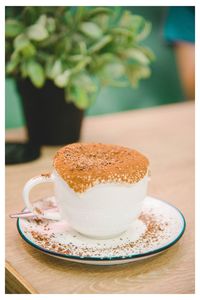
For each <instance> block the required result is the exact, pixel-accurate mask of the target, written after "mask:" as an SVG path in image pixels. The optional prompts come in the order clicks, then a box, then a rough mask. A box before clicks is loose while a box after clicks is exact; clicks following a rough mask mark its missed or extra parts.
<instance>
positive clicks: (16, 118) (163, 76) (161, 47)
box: [6, 7, 194, 128]
mask: <svg viewBox="0 0 200 300" xmlns="http://www.w3.org/2000/svg"><path fill="white" fill-rule="evenodd" d="M124 9H129V10H131V11H132V12H133V13H136V14H139V15H142V16H144V17H145V18H146V19H148V20H149V21H150V22H151V23H152V32H151V34H150V35H149V37H148V38H147V40H146V45H147V46H149V47H150V48H151V49H153V51H154V53H155V55H156V61H155V62H154V63H153V65H152V76H151V77H150V78H148V79H146V80H145V81H143V82H141V83H140V85H139V87H138V88H137V89H133V88H131V87H128V88H114V87H105V88H102V89H101V91H100V93H99V95H98V97H97V100H96V102H95V103H94V104H93V105H92V107H90V108H89V109H87V111H86V114H87V115H99V114H106V113H112V112H119V111H124V110H129V109H139V108H145V107H151V106H156V105H162V104H168V103H174V102H182V101H185V100H186V99H187V98H188V96H189V97H191V98H190V99H193V98H194V91H191V92H189V95H187V92H186V89H187V88H186V87H184V84H186V83H185V82H184V79H183V78H182V77H184V74H181V72H184V71H185V70H181V67H180V66H179V63H181V62H179V60H181V59H182V60H183V61H182V63H183V64H184V63H186V64H187V66H186V67H188V69H190V67H191V63H193V60H194V58H193V57H192V55H194V54H193V52H192V51H193V50H191V52H190V51H189V53H188V55H189V56H190V58H189V57H187V58H184V57H181V54H182V53H179V56H180V57H178V58H177V55H178V54H177V52H176V51H177V50H176V49H175V47H174V45H172V43H171V42H172V41H175V40H176V41H181V42H183V41H185V42H189V43H191V44H192V45H193V43H194V8H193V7H185V8H184V7H178V8H176V7H174V8H169V7H128V8H127V7H124ZM176 10H177V13H176ZM178 21H179V22H178ZM179 24H181V28H179V27H180V25H179ZM173 26H174V27H175V28H173ZM176 26H177V27H178V29H176ZM180 29H182V32H183V33H182V36H180V35H181V32H176V31H180ZM186 47H187V46H186ZM179 51H180V50H179ZM186 53H187V49H186V50H185V55H187V54H186ZM185 59H187V61H186V62H184V60H185ZM191 59H192V61H191ZM183 68H184V67H183ZM193 68H194V66H193ZM193 72H194V70H193ZM188 77H189V78H190V80H192V78H194V74H193V76H192V77H191V76H188ZM193 84H194V83H192V82H191V85H193ZM190 89H192V88H190ZM24 125H25V119H24V115H23V111H22V107H21V102H20V96H19V94H18V93H17V90H16V86H15V80H14V79H12V78H11V79H10V78H9V79H6V128H16V127H21V126H24Z"/></svg>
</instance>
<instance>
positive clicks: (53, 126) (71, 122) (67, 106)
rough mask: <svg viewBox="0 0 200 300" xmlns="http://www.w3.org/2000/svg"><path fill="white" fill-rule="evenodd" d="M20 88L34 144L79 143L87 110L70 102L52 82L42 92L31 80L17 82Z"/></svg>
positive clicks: (48, 82)
mask: <svg viewBox="0 0 200 300" xmlns="http://www.w3.org/2000/svg"><path fill="white" fill-rule="evenodd" d="M17 88H18V91H19V93H20V95H21V99H22V105H23V109H24V115H25V119H26V125H27V130H28V136H29V140H30V142H31V143H32V144H33V145H65V144H69V143H73V142H77V141H78V140H79V138H80V129H81V124H82V120H83V111H82V110H80V109H78V108H77V107H76V106H75V105H74V104H73V103H67V102H66V100H65V98H64V90H63V89H60V88H57V87H56V86H55V85H54V84H53V82H52V81H46V83H45V85H44V86H43V87H42V88H41V89H38V88H36V87H35V86H34V85H33V84H32V83H31V81H30V80H29V79H25V80H24V79H23V80H17Z"/></svg>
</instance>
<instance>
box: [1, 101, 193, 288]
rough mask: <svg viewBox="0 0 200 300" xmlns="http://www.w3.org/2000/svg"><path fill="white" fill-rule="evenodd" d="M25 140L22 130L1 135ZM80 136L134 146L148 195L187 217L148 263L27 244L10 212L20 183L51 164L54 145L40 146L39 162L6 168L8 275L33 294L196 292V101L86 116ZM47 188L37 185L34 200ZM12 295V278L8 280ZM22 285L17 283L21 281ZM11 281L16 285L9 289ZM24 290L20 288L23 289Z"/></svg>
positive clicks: (17, 206)
mask: <svg viewBox="0 0 200 300" xmlns="http://www.w3.org/2000/svg"><path fill="white" fill-rule="evenodd" d="M7 136H8V139H10V140H12V139H20V138H21V139H23V138H24V131H23V130H21V129H19V130H14V131H12V130H11V131H9V132H7ZM81 139H82V141H94V142H103V143H115V144H121V145H124V146H128V147H132V148H135V149H137V150H139V151H141V152H143V153H144V154H146V155H147V156H148V157H149V159H150V162H151V173H152V179H151V182H150V185H149V195H152V196H155V197H158V198H160V199H164V200H167V201H168V202H170V203H172V204H174V205H175V206H177V207H178V208H179V209H180V210H181V211H182V212H183V214H184V215H185V218H186V222H187V228H186V232H185V234H184V236H183V238H182V239H181V240H180V241H179V242H178V243H177V244H176V245H175V246H173V247H172V248H170V249H169V250H168V251H166V252H164V253H163V254H160V255H158V256H155V257H152V258H150V259H147V260H143V261H138V262H132V263H129V264H124V265H116V266H92V265H82V264H79V263H73V262H67V261H62V260H59V259H57V258H53V257H50V256H47V255H45V254H43V253H40V252H39V251H37V250H35V249H33V248H31V246H29V245H27V244H26V243H25V242H24V241H23V240H22V239H21V237H20V236H19V234H18V232H17V229H16V221H15V220H12V219H10V218H9V214H10V213H13V212H17V211H20V210H21V209H22V208H23V206H24V205H23V201H22V188H23V186H24V184H25V182H26V181H27V180H28V179H29V178H31V177H33V176H35V175H38V174H40V173H41V172H46V171H49V170H51V169H52V167H51V165H52V163H51V161H52V157H53V155H54V153H55V151H56V150H57V148H56V147H44V148H43V149H42V156H41V158H40V159H38V160H36V161H34V162H31V163H27V164H23V165H16V166H8V167H6V260H7V261H8V262H9V266H11V267H12V268H13V270H15V271H14V272H13V276H14V277H15V278H16V280H18V281H20V278H23V279H24V281H25V282H26V286H27V285H28V286H29V287H31V289H32V291H31V290H30V292H33V291H34V292H35V293H44V294H54V293H64V294H65V293H66V294H68V293H118V294H120V293H165V294H168V293H194V103H182V104H173V105H167V106H162V107H157V108H150V109H145V110H138V111H130V112H124V113H119V114H113V115H107V116H98V117H88V118H85V120H84V124H83V128H82V137H81ZM51 193H52V186H51V185H46V186H44V185H43V186H42V187H37V188H35V190H34V191H33V192H32V194H31V196H32V198H33V199H37V198H38V197H42V196H44V195H47V194H48V195H49V194H51ZM7 282H9V286H8V288H9V290H10V291H11V292H13V293H15V292H16V291H15V285H16V283H15V284H13V280H10V278H9V277H8V278H7ZM21 282H23V280H21ZM13 285H14V287H13ZM21 293H23V289H22V291H21Z"/></svg>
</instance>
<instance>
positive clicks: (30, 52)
mask: <svg viewBox="0 0 200 300" xmlns="http://www.w3.org/2000/svg"><path fill="white" fill-rule="evenodd" d="M14 48H15V49H16V51H18V52H21V53H22V54H23V56H24V57H25V58H29V57H32V56H34V55H35V53H36V49H35V46H34V45H33V44H32V43H31V42H30V41H29V39H28V38H27V37H26V35H25V34H23V33H22V34H20V35H18V36H17V37H16V38H15V39H14Z"/></svg>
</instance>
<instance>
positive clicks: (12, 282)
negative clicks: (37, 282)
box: [5, 261, 39, 294]
mask: <svg viewBox="0 0 200 300" xmlns="http://www.w3.org/2000/svg"><path fill="white" fill-rule="evenodd" d="M5 288H6V290H7V291H8V292H10V293H11V294H39V293H38V291H37V290H36V289H34V288H33V287H32V285H31V284H30V283H29V282H28V281H27V280H26V279H25V278H24V277H23V276H22V275H21V274H19V273H18V272H17V271H16V269H15V268H14V267H13V266H12V265H11V263H10V262H8V261H6V262H5Z"/></svg>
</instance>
